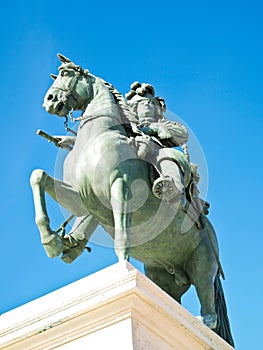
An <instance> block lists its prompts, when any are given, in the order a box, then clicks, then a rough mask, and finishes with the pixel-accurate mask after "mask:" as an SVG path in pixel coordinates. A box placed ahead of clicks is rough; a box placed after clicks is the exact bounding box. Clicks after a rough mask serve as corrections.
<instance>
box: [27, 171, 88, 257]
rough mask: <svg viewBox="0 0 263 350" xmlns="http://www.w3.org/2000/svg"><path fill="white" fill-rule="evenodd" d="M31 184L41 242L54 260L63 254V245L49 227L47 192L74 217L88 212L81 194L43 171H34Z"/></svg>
mask: <svg viewBox="0 0 263 350" xmlns="http://www.w3.org/2000/svg"><path fill="white" fill-rule="evenodd" d="M30 183H31V187H32V191H33V197H34V204H35V212H36V214H35V221H36V224H37V226H38V229H39V231H40V236H41V241H42V243H43V245H44V248H45V251H46V253H47V255H48V257H50V258H54V257H56V256H58V255H59V254H60V253H61V252H62V247H63V244H62V240H61V238H60V236H59V235H58V234H57V233H55V232H53V231H52V230H51V228H50V226H49V222H50V221H49V217H48V214H47V209H46V201H45V191H47V192H48V193H49V194H50V195H51V197H52V198H53V199H54V200H56V201H57V202H58V203H60V204H61V205H62V206H63V207H65V208H66V209H68V210H69V211H71V212H72V213H73V214H74V215H78V216H83V215H85V214H87V213H88V212H87V210H86V209H85V207H84V205H83V204H82V201H81V199H80V197H79V194H78V193H77V192H76V191H75V190H74V189H73V188H72V187H71V186H70V185H67V184H65V183H63V182H61V181H58V180H55V179H52V178H51V177H50V176H49V175H47V173H46V172H44V171H43V170H39V169H37V170H34V171H33V172H32V175H31V178H30Z"/></svg>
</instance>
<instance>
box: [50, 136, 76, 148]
mask: <svg viewBox="0 0 263 350" xmlns="http://www.w3.org/2000/svg"><path fill="white" fill-rule="evenodd" d="M54 137H56V138H57V139H58V147H61V148H66V149H69V148H70V149H72V148H73V146H74V144H75V141H76V138H75V137H74V136H54Z"/></svg>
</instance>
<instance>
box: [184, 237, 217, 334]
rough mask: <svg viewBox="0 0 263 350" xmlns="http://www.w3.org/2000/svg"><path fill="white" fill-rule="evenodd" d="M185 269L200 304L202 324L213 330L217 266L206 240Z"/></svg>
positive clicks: (214, 326)
mask: <svg viewBox="0 0 263 350" xmlns="http://www.w3.org/2000/svg"><path fill="white" fill-rule="evenodd" d="M187 269H188V273H189V275H190V278H191V281H192V283H193V285H194V286H195V288H196V292H197V295H198V298H199V301H200V304H201V315H202V317H203V321H204V324H205V325H207V326H208V327H209V328H211V329H214V328H216V324H217V315H216V310H215V292H214V280H215V276H216V273H217V270H218V266H217V262H216V259H215V256H214V253H213V251H212V249H211V244H210V242H209V241H208V240H207V239H204V240H203V241H202V242H201V243H200V245H199V246H198V247H197V249H196V250H195V252H194V253H193V254H192V256H191V259H190V260H189V262H188V267H187Z"/></svg>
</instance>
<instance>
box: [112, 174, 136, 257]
mask: <svg viewBox="0 0 263 350" xmlns="http://www.w3.org/2000/svg"><path fill="white" fill-rule="evenodd" d="M129 198H130V191H129V187H128V185H127V181H125V180H124V178H121V177H119V178H117V179H116V180H115V181H114V182H113V184H112V187H111V206H112V211H113V217H114V227H115V238H114V247H115V252H116V254H117V256H118V259H119V261H121V260H127V259H128V258H129V245H130V237H129V234H130V226H131V215H132V213H131V212H130V210H129V204H128V200H129Z"/></svg>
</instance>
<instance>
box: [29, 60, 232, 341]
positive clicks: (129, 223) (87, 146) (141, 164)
mask: <svg viewBox="0 0 263 350" xmlns="http://www.w3.org/2000/svg"><path fill="white" fill-rule="evenodd" d="M58 57H59V59H60V61H61V66H60V67H59V74H58V75H57V76H54V75H52V77H53V79H54V82H53V84H52V86H51V87H50V88H49V90H48V91H47V93H46V96H45V98H44V104H43V106H44V107H45V109H46V110H47V112H48V113H50V114H54V115H57V116H58V117H65V116H67V115H68V114H71V116H72V119H73V120H75V121H77V122H78V130H77V133H76V135H73V136H70V137H67V136H65V137H54V140H52V139H50V140H51V141H53V142H55V143H56V144H57V145H58V146H60V147H64V146H66V148H67V149H68V150H69V153H68V155H67V157H66V159H65V161H64V175H63V181H61V180H57V179H54V178H52V177H51V176H49V175H48V174H47V173H46V172H45V171H44V170H39V169H37V170H34V171H33V173H32V175H31V179H30V182H31V186H32V190H33V196H34V204H35V213H36V216H35V220H36V224H37V226H38V229H39V232H40V236H41V241H42V244H43V246H44V248H45V251H46V253H47V255H48V257H51V258H54V257H58V256H61V257H62V259H63V260H64V261H65V262H72V261H73V260H74V259H75V258H76V257H77V256H79V255H80V254H81V253H82V251H83V250H84V249H85V247H86V244H87V242H88V240H89V238H90V237H91V235H92V234H93V232H94V231H95V229H96V227H97V225H101V226H102V227H103V228H104V229H105V230H106V232H107V233H108V234H109V235H110V236H111V237H112V239H113V240H114V247H115V252H116V254H117V256H118V259H119V261H120V260H123V259H128V258H129V256H131V257H133V258H135V259H137V260H138V261H140V262H142V263H143V264H144V266H145V273H146V275H147V276H148V277H149V278H150V279H151V280H152V281H154V282H155V283H156V284H157V285H159V286H160V287H161V288H162V289H163V290H164V291H166V292H167V293H168V294H169V295H170V296H171V297H173V298H174V299H175V300H176V301H178V302H179V303H180V302H181V297H182V295H183V294H184V293H185V292H186V291H187V290H188V289H189V288H190V286H191V285H194V286H195V288H196V291H197V295H198V298H199V300H200V304H201V315H202V319H203V322H204V324H205V325H207V326H208V327H210V328H211V329H213V330H214V331H215V332H216V333H218V334H219V335H220V336H221V337H222V338H224V339H225V340H226V341H227V342H228V343H229V344H231V345H233V339H232V336H231V331H230V326H229V321H228V317H227V312H226V304H225V300H224V294H223V289H222V285H221V281H220V274H221V275H222V274H223V271H222V267H221V265H220V262H219V252H218V244H217V238H216V234H215V231H214V229H213V226H212V225H211V223H210V221H209V220H208V218H207V216H206V215H205V214H206V211H207V205H206V203H205V202H204V201H202V200H200V199H199V197H198V194H197V192H198V191H196V187H197V180H196V176H197V175H196V173H195V171H194V167H193V165H192V164H191V163H190V162H189V159H188V156H187V154H186V152H185V153H184V152H182V150H181V148H180V146H181V147H182V148H184V145H185V142H186V141H187V138H188V134H187V130H186V128H185V127H184V126H182V125H181V124H179V123H175V122H169V121H167V120H165V117H164V114H163V113H164V110H165V103H164V100H162V99H161V98H156V97H155V96H154V91H153V88H152V86H151V85H149V84H144V85H143V84H139V83H136V84H133V85H132V86H131V91H130V93H129V94H128V95H127V96H126V99H125V98H124V97H123V96H122V95H121V94H120V93H119V92H118V91H117V90H116V89H115V88H114V87H113V86H112V85H111V84H109V83H107V82H105V81H104V80H102V79H101V78H98V77H96V76H94V75H92V74H91V73H89V71H88V70H86V69H82V67H81V66H78V65H76V64H75V63H73V62H72V61H71V60H70V59H68V58H66V57H65V56H63V55H60V54H59V55H58ZM138 84H139V85H138ZM143 104H144V106H143ZM147 104H148V106H147ZM151 109H152V112H151ZM72 111H81V115H80V117H78V118H75V119H74V118H73V112H72ZM151 113H152V114H151ZM156 113H157V117H156ZM154 115H155V117H153V116H154ZM151 118H152V119H151ZM39 134H42V136H43V137H46V138H48V137H49V136H48V135H47V134H46V135H45V134H44V133H41V132H39ZM50 140H49V141H50ZM176 146H178V147H176ZM179 148H180V149H179ZM45 192H47V193H48V194H49V195H50V196H51V197H52V198H53V199H54V200H55V201H56V202H58V203H59V204H60V205H61V206H63V207H64V208H66V209H68V210H69V211H70V212H71V213H72V216H71V217H70V219H69V220H71V219H72V218H73V216H74V217H75V222H74V225H73V227H72V229H71V232H70V233H69V234H68V235H65V234H64V232H63V234H61V233H60V232H59V230H57V231H55V230H52V228H51V227H50V220H49V216H48V212H47V209H46V201H45ZM69 220H67V221H66V222H65V223H64V224H63V225H62V229H63V230H62V231H64V227H65V225H66V224H67V223H68V221H69Z"/></svg>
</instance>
